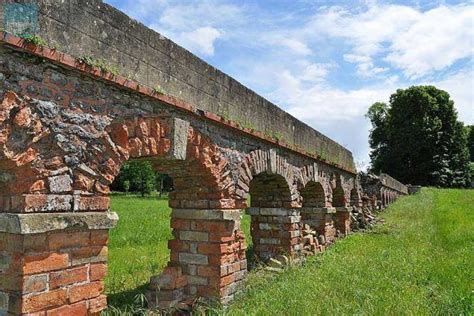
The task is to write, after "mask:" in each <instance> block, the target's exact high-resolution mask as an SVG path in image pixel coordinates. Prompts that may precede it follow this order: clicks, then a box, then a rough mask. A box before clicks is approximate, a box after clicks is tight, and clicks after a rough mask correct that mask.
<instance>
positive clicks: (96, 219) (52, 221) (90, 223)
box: [0, 212, 118, 234]
mask: <svg viewBox="0 0 474 316" xmlns="http://www.w3.org/2000/svg"><path fill="white" fill-rule="evenodd" d="M117 222H118V215H117V213H113V212H88V213H49V214H46V213H45V214H11V213H0V232H4V233H10V234H39V233H45V232H49V231H55V230H65V229H68V228H74V229H89V230H105V229H110V228H113V227H115V226H116V225H117Z"/></svg>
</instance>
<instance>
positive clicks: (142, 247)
mask: <svg viewBox="0 0 474 316" xmlns="http://www.w3.org/2000/svg"><path fill="white" fill-rule="evenodd" d="M110 188H111V190H112V192H111V194H110V197H111V209H112V210H113V211H114V212H117V213H118V215H119V218H120V221H119V222H118V225H117V227H116V228H115V229H113V230H111V231H110V234H109V271H108V274H107V277H106V282H105V285H106V290H107V294H108V298H107V299H108V304H109V306H111V307H113V308H116V309H118V310H125V309H126V308H128V307H130V306H133V305H137V304H139V303H138V302H140V300H139V298H140V297H143V296H144V295H146V292H147V291H148V286H149V282H150V278H151V277H152V276H155V275H158V274H160V273H161V272H162V271H163V270H164V268H165V267H166V265H167V263H168V262H169V259H170V250H169V248H168V242H169V241H170V240H172V239H173V234H172V229H171V227H170V217H171V208H170V207H169V205H168V195H169V193H170V192H171V191H173V180H172V178H171V177H170V176H169V175H167V174H162V173H159V172H158V171H157V170H155V169H154V168H153V166H152V164H151V162H150V161H149V160H133V159H132V160H129V161H127V162H126V163H125V164H124V165H123V166H122V168H121V169H120V172H119V174H118V176H117V177H116V178H115V180H114V182H113V183H112V184H111V186H110ZM160 191H161V192H160ZM143 303H144V302H143ZM137 307H138V306H137Z"/></svg>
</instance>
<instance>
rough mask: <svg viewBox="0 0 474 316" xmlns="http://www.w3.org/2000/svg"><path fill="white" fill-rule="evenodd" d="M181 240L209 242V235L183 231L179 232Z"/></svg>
mask: <svg viewBox="0 0 474 316" xmlns="http://www.w3.org/2000/svg"><path fill="white" fill-rule="evenodd" d="M179 239H181V240H192V241H208V240H209V233H206V232H196V231H190V230H183V231H180V232H179Z"/></svg>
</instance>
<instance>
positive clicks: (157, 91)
mask: <svg viewBox="0 0 474 316" xmlns="http://www.w3.org/2000/svg"><path fill="white" fill-rule="evenodd" d="M153 94H165V91H164V90H163V88H161V86H156V87H154V88H153Z"/></svg>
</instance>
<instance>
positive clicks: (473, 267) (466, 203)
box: [227, 189, 474, 315]
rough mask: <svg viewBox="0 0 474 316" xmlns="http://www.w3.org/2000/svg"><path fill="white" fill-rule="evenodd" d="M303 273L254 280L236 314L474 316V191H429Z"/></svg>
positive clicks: (399, 206)
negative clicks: (473, 315) (383, 222)
mask: <svg viewBox="0 0 474 316" xmlns="http://www.w3.org/2000/svg"><path fill="white" fill-rule="evenodd" d="M382 217H383V218H384V219H385V221H386V222H385V224H384V225H380V226H378V227H377V228H375V229H374V230H373V231H370V232H367V233H363V234H354V235H352V236H349V237H347V238H345V239H344V240H340V241H338V242H337V243H336V244H335V245H334V246H333V247H331V248H330V249H329V250H328V251H327V252H326V253H324V254H323V255H320V256H315V257H313V258H311V259H310V260H309V261H308V263H307V264H306V265H305V266H304V267H302V268H294V269H289V271H288V272H287V273H284V274H279V275H268V274H264V275H253V276H252V275H251V279H250V280H249V282H248V283H247V287H246V292H245V294H244V295H243V296H242V297H241V298H240V299H238V300H237V301H236V302H234V304H232V306H231V307H230V309H229V310H228V311H227V313H228V314H230V315H271V314H273V315H280V314H284V315H326V314H329V315H348V314H362V315H433V314H434V315H472V314H473V313H474V309H473V290H474V284H473V280H474V191H472V190H471V191H468V190H436V189H424V190H423V191H422V192H421V194H418V195H415V196H410V197H406V198H403V199H400V200H399V201H397V202H396V203H395V204H394V205H392V206H390V208H389V209H388V210H387V211H385V212H384V214H383V215H382Z"/></svg>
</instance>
